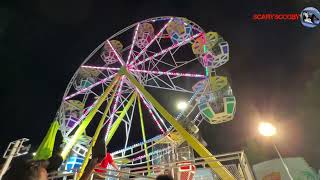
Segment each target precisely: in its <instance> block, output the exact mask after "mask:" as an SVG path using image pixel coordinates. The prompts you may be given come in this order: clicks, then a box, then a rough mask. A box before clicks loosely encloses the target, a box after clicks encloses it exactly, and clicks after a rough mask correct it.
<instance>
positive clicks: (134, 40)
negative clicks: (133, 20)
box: [126, 24, 140, 65]
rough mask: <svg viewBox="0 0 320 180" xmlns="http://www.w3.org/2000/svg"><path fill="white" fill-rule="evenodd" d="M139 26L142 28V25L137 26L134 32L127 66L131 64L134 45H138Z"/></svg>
mask: <svg viewBox="0 0 320 180" xmlns="http://www.w3.org/2000/svg"><path fill="white" fill-rule="evenodd" d="M139 26H140V24H138V25H137V27H136V30H135V32H134V36H133V40H132V44H131V48H130V51H129V55H128V58H127V63H126V64H127V65H128V64H129V61H130V57H131V54H132V51H133V47H134V44H135V43H136V40H137V35H138V29H139Z"/></svg>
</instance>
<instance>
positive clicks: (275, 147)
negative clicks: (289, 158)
mask: <svg viewBox="0 0 320 180" xmlns="http://www.w3.org/2000/svg"><path fill="white" fill-rule="evenodd" d="M272 144H273V147H274V149H275V150H276V152H277V154H278V156H279V158H280V160H281V162H282V165H283V167H284V169H285V170H286V171H287V173H288V176H289V178H290V180H293V178H292V176H291V174H290V171H289V168H288V166H287V165H286V163H285V162H284V160H283V159H282V156H281V154H280V152H279V150H278V148H277V146H276V144H275V143H274V142H272Z"/></svg>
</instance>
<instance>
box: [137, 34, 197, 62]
mask: <svg viewBox="0 0 320 180" xmlns="http://www.w3.org/2000/svg"><path fill="white" fill-rule="evenodd" d="M201 34H202V33H198V34H195V35H193V36H191V37H189V38H186V39H184V40H183V41H181V42H179V43H176V44H174V45H172V46H170V47H168V48H167V49H163V50H162V51H161V52H159V53H155V54H154V55H152V56H150V57H148V58H146V59H144V60H142V61H140V62H137V63H136V64H134V65H135V66H138V65H140V64H142V63H145V62H147V61H149V60H151V59H153V58H155V57H158V56H160V55H162V54H165V53H167V52H168V51H170V50H172V49H174V48H176V47H178V46H182V45H184V44H186V43H188V42H189V41H191V40H193V39H195V38H197V37H198V36H200V35H201ZM132 62H133V61H132Z"/></svg>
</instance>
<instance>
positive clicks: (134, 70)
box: [129, 69, 206, 78]
mask: <svg viewBox="0 0 320 180" xmlns="http://www.w3.org/2000/svg"><path fill="white" fill-rule="evenodd" d="M129 70H130V71H132V72H141V73H148V74H159V75H170V76H184V77H199V78H205V77H206V76H205V75H202V74H191V73H177V72H165V71H147V70H139V69H129Z"/></svg>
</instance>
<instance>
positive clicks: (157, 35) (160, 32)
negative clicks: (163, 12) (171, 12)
mask: <svg viewBox="0 0 320 180" xmlns="http://www.w3.org/2000/svg"><path fill="white" fill-rule="evenodd" d="M172 19H173V18H170V20H169V21H168V22H167V23H166V24H165V25H164V26H163V27H162V29H160V31H159V32H158V33H157V34H156V35H155V36H154V38H153V39H152V40H151V41H150V42H149V44H147V45H146V47H144V49H143V50H142V51H140V53H139V54H138V55H137V56H136V57H135V58H134V60H135V61H136V60H137V59H138V58H139V57H140V56H141V55H142V54H143V53H145V52H146V50H147V48H148V47H149V46H151V44H152V43H153V41H155V40H156V39H157V38H158V37H159V36H160V35H161V34H162V32H163V31H164V30H165V29H166V28H167V26H168V25H169V24H170V22H171V21H172ZM133 62H134V61H132V62H130V64H132V63H133Z"/></svg>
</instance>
